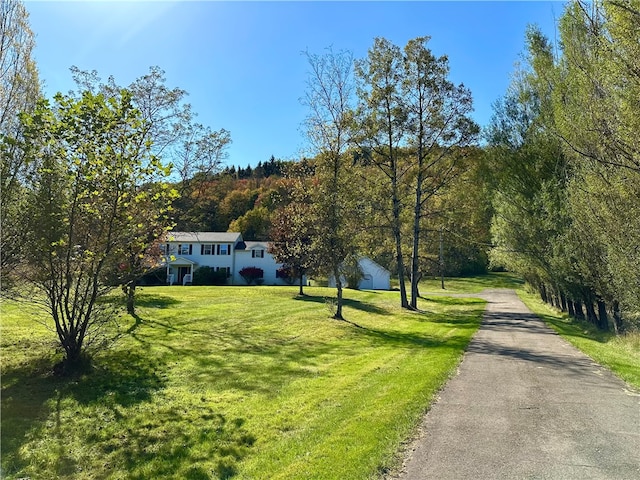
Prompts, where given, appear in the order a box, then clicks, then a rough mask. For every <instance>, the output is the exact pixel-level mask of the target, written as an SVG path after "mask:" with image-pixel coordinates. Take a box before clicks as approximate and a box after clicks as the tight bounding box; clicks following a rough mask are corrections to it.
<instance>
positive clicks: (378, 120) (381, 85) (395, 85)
mask: <svg viewBox="0 0 640 480" xmlns="http://www.w3.org/2000/svg"><path fill="white" fill-rule="evenodd" d="M402 67H403V58H402V53H401V52H400V49H399V48H398V47H397V46H395V45H393V44H392V43H391V42H389V41H388V40H386V39H384V38H376V39H375V41H374V45H373V47H371V48H370V49H369V52H368V56H367V58H366V59H365V60H362V61H359V62H357V64H356V76H357V78H358V80H359V88H358V96H359V98H360V103H359V107H358V119H357V123H358V127H356V128H357V129H358V130H359V132H358V140H357V141H358V143H359V144H360V152H361V153H360V155H361V159H360V163H361V164H364V165H366V166H373V167H374V168H376V169H377V170H378V171H379V173H380V174H381V175H382V183H383V185H378V186H375V185H371V181H370V182H369V184H370V185H369V187H370V188H377V187H381V188H383V190H384V191H385V195H383V197H386V198H389V201H390V215H389V219H388V221H387V222H385V223H387V224H388V225H389V228H390V230H391V233H392V235H393V240H394V246H395V262H396V268H397V274H398V281H399V285H400V305H401V307H403V308H408V307H409V302H408V301H407V292H406V285H405V280H404V279H405V277H404V270H405V264H404V256H403V255H404V254H403V251H402V246H403V237H402V228H401V227H402V220H401V215H402V209H403V198H402V197H403V192H402V188H403V185H404V182H405V178H406V175H407V173H408V166H407V162H406V161H404V162H403V159H404V156H403V155H402V151H401V148H400V147H401V146H402V144H403V142H404V141H405V140H406V135H407V121H406V120H407V117H406V113H407V112H406V110H405V108H404V101H403V98H402V92H401V86H402ZM367 178H368V179H369V180H372V179H376V176H367ZM388 210H389V208H388V207H387V208H385V211H388Z"/></svg>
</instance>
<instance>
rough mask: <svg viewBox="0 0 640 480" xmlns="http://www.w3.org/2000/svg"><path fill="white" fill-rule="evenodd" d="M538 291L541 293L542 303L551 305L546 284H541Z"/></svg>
mask: <svg viewBox="0 0 640 480" xmlns="http://www.w3.org/2000/svg"><path fill="white" fill-rule="evenodd" d="M538 290H539V291H540V298H541V299H542V301H543V302H544V303H549V298H548V297H547V288H546V287H545V286H544V283H541V284H540V287H539V288H538Z"/></svg>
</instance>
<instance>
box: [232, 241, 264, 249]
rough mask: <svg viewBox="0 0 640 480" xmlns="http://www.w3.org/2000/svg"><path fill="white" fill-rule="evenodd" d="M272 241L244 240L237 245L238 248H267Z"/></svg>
mask: <svg viewBox="0 0 640 480" xmlns="http://www.w3.org/2000/svg"><path fill="white" fill-rule="evenodd" d="M270 243H271V242H252V241H242V242H240V243H238V244H237V245H236V250H252V249H254V248H264V249H265V250H266V249H267V248H269V244H270Z"/></svg>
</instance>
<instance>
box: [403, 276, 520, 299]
mask: <svg viewBox="0 0 640 480" xmlns="http://www.w3.org/2000/svg"><path fill="white" fill-rule="evenodd" d="M523 285H524V282H523V281H522V280H521V279H520V278H518V277H516V276H515V275H512V274H510V273H503V272H495V273H487V274H486V275H476V276H473V277H445V279H444V290H443V289H442V283H441V281H440V277H429V278H425V279H423V280H422V281H421V282H420V295H427V294H428V293H438V294H447V293H470V294H471V293H480V292H481V291H483V290H485V289H487V288H514V289H517V288H521V287H522V286H523ZM395 286H396V287H397V282H396V285H395ZM407 292H411V287H410V285H409V283H407Z"/></svg>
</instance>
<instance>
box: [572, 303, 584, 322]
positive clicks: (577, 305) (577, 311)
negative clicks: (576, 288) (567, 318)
mask: <svg viewBox="0 0 640 480" xmlns="http://www.w3.org/2000/svg"><path fill="white" fill-rule="evenodd" d="M573 311H574V312H575V314H576V317H577V318H579V319H581V320H584V312H583V311H582V302H581V301H580V300H575V301H574V302H573Z"/></svg>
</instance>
